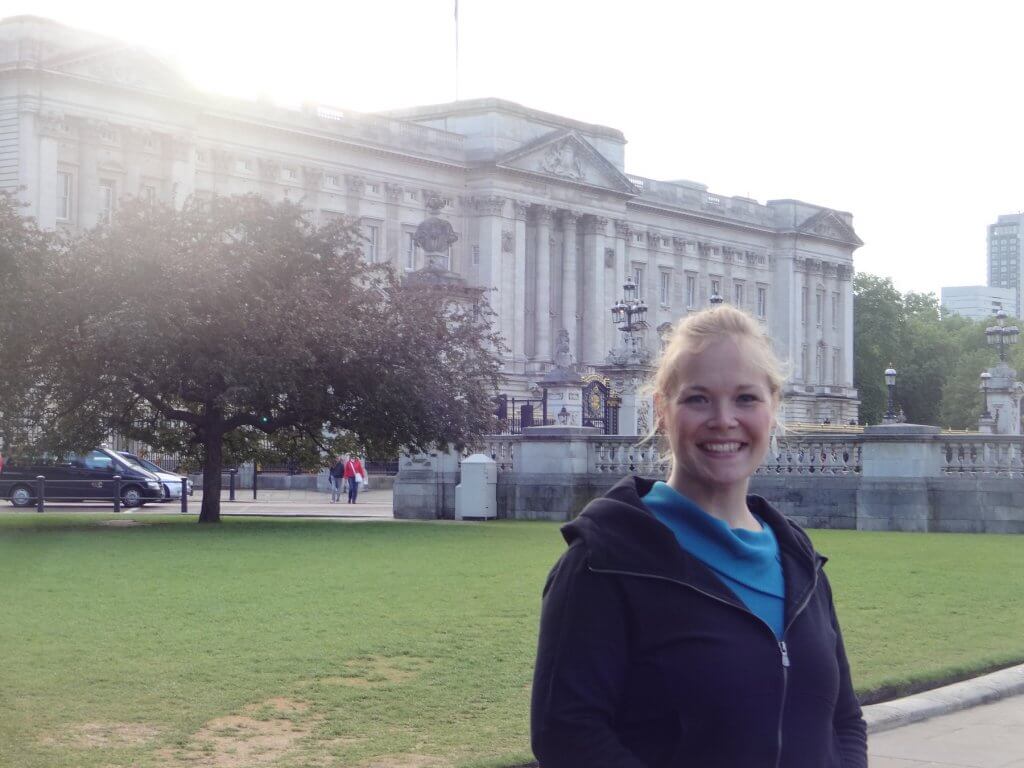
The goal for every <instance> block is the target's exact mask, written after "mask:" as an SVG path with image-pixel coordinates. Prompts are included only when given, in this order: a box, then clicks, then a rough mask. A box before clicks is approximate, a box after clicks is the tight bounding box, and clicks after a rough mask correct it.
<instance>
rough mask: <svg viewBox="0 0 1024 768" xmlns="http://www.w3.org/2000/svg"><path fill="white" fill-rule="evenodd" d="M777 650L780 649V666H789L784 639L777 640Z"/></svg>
mask: <svg viewBox="0 0 1024 768" xmlns="http://www.w3.org/2000/svg"><path fill="white" fill-rule="evenodd" d="M779 650H780V651H782V666H784V667H788V666H789V651H787V650H786V641H785V640H780V641H779Z"/></svg>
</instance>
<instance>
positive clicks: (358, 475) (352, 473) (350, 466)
mask: <svg viewBox="0 0 1024 768" xmlns="http://www.w3.org/2000/svg"><path fill="white" fill-rule="evenodd" d="M344 478H345V480H346V481H348V503H349V504H355V503H356V496H358V495H359V484H360V483H362V482H364V481H365V480H366V474H365V472H364V471H363V463H362V462H361V461H359V457H358V456H356V455H355V454H354V453H353V454H350V455H349V457H348V460H347V461H346V462H345V474H344Z"/></svg>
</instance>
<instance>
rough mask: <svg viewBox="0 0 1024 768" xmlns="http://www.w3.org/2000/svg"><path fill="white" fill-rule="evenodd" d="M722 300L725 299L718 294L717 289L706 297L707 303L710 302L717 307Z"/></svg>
mask: <svg viewBox="0 0 1024 768" xmlns="http://www.w3.org/2000/svg"><path fill="white" fill-rule="evenodd" d="M724 302H725V299H723V298H722V297H721V296H719V295H718V292H717V291H713V292H712V294H711V295H710V296H709V297H708V304H710V305H711V306H712V307H717V306H718V305H719V304H722V303H724Z"/></svg>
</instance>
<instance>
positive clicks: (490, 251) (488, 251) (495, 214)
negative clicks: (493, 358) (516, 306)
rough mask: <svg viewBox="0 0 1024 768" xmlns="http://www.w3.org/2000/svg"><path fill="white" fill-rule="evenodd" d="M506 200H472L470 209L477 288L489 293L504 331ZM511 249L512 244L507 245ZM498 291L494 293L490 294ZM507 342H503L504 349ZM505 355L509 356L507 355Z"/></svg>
mask: <svg viewBox="0 0 1024 768" xmlns="http://www.w3.org/2000/svg"><path fill="white" fill-rule="evenodd" d="M505 202H506V200H505V198H504V197H499V196H498V195H487V196H485V197H477V198H473V200H472V204H473V208H474V210H475V211H476V213H477V226H478V232H479V237H480V242H479V248H480V265H479V266H480V272H479V275H480V287H481V288H483V289H484V290H486V291H488V293H487V298H488V300H489V301H490V303H491V309H493V310H494V312H495V314H497V316H498V318H499V320H500V321H501V325H502V328H503V329H507V328H508V326H507V325H505V319H506V315H507V310H506V308H505V307H506V305H507V304H508V303H509V302H510V301H511V300H512V297H511V296H510V295H508V294H506V292H505V291H504V290H503V288H504V286H503V285H502V284H501V283H502V261H503V258H504V256H505V249H504V243H503V242H502V235H503V232H504V229H503V227H504V218H503V214H504V211H505ZM510 245H511V244H510ZM492 289H497V290H492ZM507 342H508V339H506V346H509V345H508V344H507ZM506 354H508V353H507V352H506Z"/></svg>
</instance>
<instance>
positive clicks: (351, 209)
mask: <svg viewBox="0 0 1024 768" xmlns="http://www.w3.org/2000/svg"><path fill="white" fill-rule="evenodd" d="M345 187H346V188H347V189H348V195H346V196H345V213H347V214H348V215H349V216H352V217H354V218H357V219H358V218H359V201H360V200H361V199H362V197H363V192H365V191H366V179H364V178H363V177H362V176H356V175H354V174H351V173H350V174H347V175H346V176H345Z"/></svg>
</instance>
